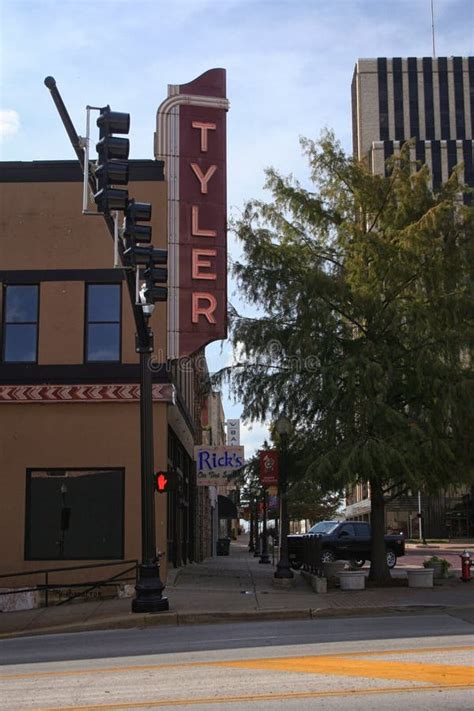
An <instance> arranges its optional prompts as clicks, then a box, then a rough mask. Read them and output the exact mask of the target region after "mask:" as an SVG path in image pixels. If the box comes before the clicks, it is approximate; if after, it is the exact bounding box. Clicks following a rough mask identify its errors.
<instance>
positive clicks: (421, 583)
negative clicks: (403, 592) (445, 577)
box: [408, 568, 434, 588]
mask: <svg viewBox="0 0 474 711" xmlns="http://www.w3.org/2000/svg"><path fill="white" fill-rule="evenodd" d="M433 572H434V571H433V568H417V569H416V570H409V571H408V587H409V588H432V587H433Z"/></svg>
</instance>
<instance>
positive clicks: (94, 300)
mask: <svg viewBox="0 0 474 711" xmlns="http://www.w3.org/2000/svg"><path fill="white" fill-rule="evenodd" d="M120 293H121V287H120V284H88V285H87V305H86V360H87V361H88V362H94V361H95V362H97V361H119V360H120V334H121V328H120V312H121V298H120Z"/></svg>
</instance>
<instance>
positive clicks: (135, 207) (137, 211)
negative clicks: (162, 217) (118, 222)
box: [123, 198, 151, 247]
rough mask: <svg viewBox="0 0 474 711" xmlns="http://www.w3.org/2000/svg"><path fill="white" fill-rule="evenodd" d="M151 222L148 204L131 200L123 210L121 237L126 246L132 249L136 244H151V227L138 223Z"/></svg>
mask: <svg viewBox="0 0 474 711" xmlns="http://www.w3.org/2000/svg"><path fill="white" fill-rule="evenodd" d="M150 220H151V205H150V203H149V202H135V200H134V199H133V198H132V199H131V200H129V201H128V203H127V207H126V208H125V224H124V232H123V235H124V237H125V239H126V242H127V246H129V247H132V246H134V245H135V244H136V243H138V242H140V243H143V242H145V243H146V244H149V243H150V242H151V226H150V225H140V224H138V223H139V222H149V221H150Z"/></svg>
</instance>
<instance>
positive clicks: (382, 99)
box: [377, 57, 389, 141]
mask: <svg viewBox="0 0 474 711" xmlns="http://www.w3.org/2000/svg"><path fill="white" fill-rule="evenodd" d="M377 78H378V89H379V129H380V135H379V138H380V140H381V141H386V140H388V128H389V127H388V89H387V60H386V59H385V58H384V57H379V58H378V59H377Z"/></svg>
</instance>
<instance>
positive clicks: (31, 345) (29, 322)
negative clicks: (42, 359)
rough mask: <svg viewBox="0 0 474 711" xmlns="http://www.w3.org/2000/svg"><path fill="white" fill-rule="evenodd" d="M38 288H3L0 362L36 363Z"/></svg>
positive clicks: (22, 286)
mask: <svg viewBox="0 0 474 711" xmlns="http://www.w3.org/2000/svg"><path fill="white" fill-rule="evenodd" d="M38 293H39V288H38V286H37V285H23V284H22V285H21V286H20V285H15V286H13V285H9V286H7V287H6V288H5V294H4V297H5V308H4V328H3V333H4V336H3V360H4V361H5V362H6V363H35V362H36V360H37V353H38V302H39V295H38Z"/></svg>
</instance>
